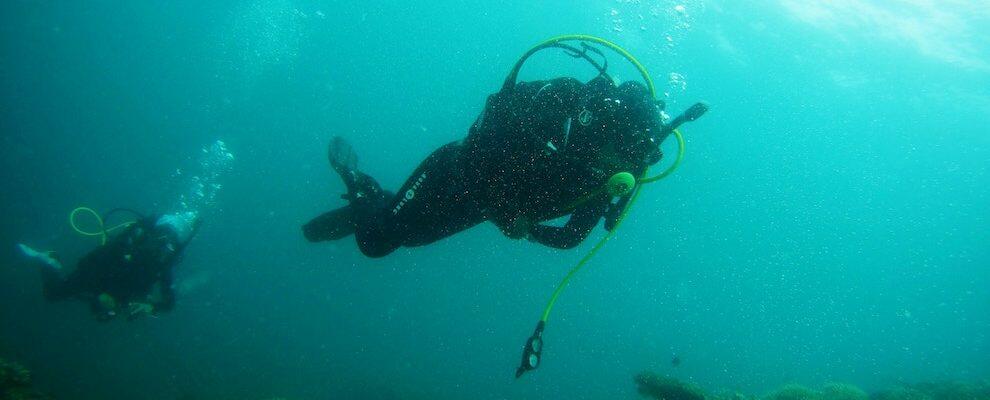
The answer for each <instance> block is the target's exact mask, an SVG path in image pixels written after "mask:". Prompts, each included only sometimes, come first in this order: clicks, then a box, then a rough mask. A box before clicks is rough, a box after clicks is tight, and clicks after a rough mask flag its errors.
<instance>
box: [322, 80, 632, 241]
mask: <svg viewBox="0 0 990 400" xmlns="http://www.w3.org/2000/svg"><path fill="white" fill-rule="evenodd" d="M615 89H616V87H615V86H614V85H612V83H611V81H605V80H604V79H601V78H599V79H596V80H593V81H591V82H589V83H588V84H582V83H580V82H579V81H577V80H575V79H572V78H560V79H554V80H552V81H535V82H522V83H519V84H517V85H516V86H515V88H514V89H513V90H511V91H509V92H507V93H506V92H499V93H496V94H493V95H491V96H489V99H488V102H487V104H486V107H485V110H484V112H482V114H481V115H480V116H479V117H478V119H477V120H476V122H475V123H474V124H473V125H472V126H471V129H470V132H469V135H468V137H467V138H466V139H465V140H463V141H457V142H452V143H448V144H446V145H444V146H442V147H440V148H439V149H437V150H436V151H434V152H433V153H432V154H430V156H429V157H427V158H426V160H424V161H423V162H422V163H421V164H420V165H419V167H418V168H416V170H415V171H414V172H413V173H412V175H411V176H410V178H409V179H408V180H407V181H406V182H405V184H403V185H402V187H401V188H400V189H399V190H398V192H396V194H395V195H392V194H391V193H387V192H384V191H382V190H381V189H380V188H378V186H377V183H374V181H373V179H371V178H370V177H368V176H367V175H364V174H362V173H360V172H355V173H356V174H357V175H358V177H359V178H358V179H357V181H359V182H365V184H364V185H363V186H364V187H365V190H363V191H361V195H360V196H359V197H360V198H351V205H349V206H347V207H344V208H341V209H337V210H333V211H330V212H328V213H325V214H323V215H321V216H319V217H317V218H315V219H313V220H312V221H310V222H309V223H308V224H306V225H305V226H304V227H303V232H304V234H305V236H306V237H307V239H309V240H310V241H314V242H316V241H325V240H336V239H339V238H342V237H344V236H347V234H349V233H351V232H353V233H354V234H355V235H356V238H357V242H358V245H359V247H360V249H361V251H362V252H363V253H364V254H366V255H367V256H369V257H381V256H384V255H387V254H389V253H391V252H392V251H394V250H395V249H397V248H398V247H402V246H406V247H411V246H421V245H425V244H429V243H432V242H435V241H437V240H440V239H442V238H445V237H447V236H450V235H452V234H454V233H457V232H460V231H462V230H465V229H467V228H470V227H472V226H474V225H477V224H479V223H481V222H484V221H492V222H493V223H494V224H496V225H497V226H498V227H499V228H500V229H502V230H503V232H505V233H506V234H507V235H512V234H513V232H512V231H513V229H514V225H515V224H516V220H517V219H518V218H525V219H526V220H528V221H532V222H533V223H532V224H528V225H524V226H527V227H528V230H527V232H524V233H525V236H526V237H527V238H529V239H530V240H532V241H535V242H538V243H541V244H544V245H547V246H551V247H556V248H571V247H574V246H576V245H578V244H579V243H580V242H581V241H583V240H584V239H585V238H586V237H587V235H588V233H589V232H590V231H591V230H592V228H594V226H595V225H596V224H597V223H598V221H599V220H600V219H601V218H602V217H603V216H606V217H608V218H607V222H606V228H608V229H611V227H612V226H613V224H614V223H615V220H616V217H617V216H618V213H619V211H620V210H621V208H622V207H624V205H625V204H626V201H628V197H627V198H623V199H620V200H619V202H618V203H616V204H613V203H612V202H611V198H610V197H609V196H607V195H606V194H600V195H597V196H595V197H594V198H590V199H588V200H587V201H584V202H582V203H581V204H580V205H579V206H577V207H576V208H573V209H572V208H570V206H572V205H573V204H574V203H575V202H576V201H577V200H579V199H581V198H582V197H584V196H586V195H588V194H589V193H594V192H595V191H596V190H598V189H600V188H601V187H602V186H603V185H604V184H605V183H606V182H607V180H608V178H609V177H611V176H612V174H614V173H617V172H621V171H618V170H607V169H606V168H603V167H601V166H600V165H597V164H596V160H597V157H598V153H599V151H600V149H601V147H602V146H603V144H604V139H603V138H602V137H601V136H602V132H601V127H602V125H604V124H607V122H606V121H603V120H598V121H589V120H587V118H586V119H585V120H584V122H587V123H586V124H585V123H581V122H579V115H580V114H581V112H582V111H584V110H586V109H587V103H588V101H589V99H593V98H594V99H602V98H607V97H608V96H609V94H610V93H611V92H614V91H615ZM596 126H597V128H598V129H597V130H596ZM634 164H636V163H634ZM640 164H642V165H639V164H636V165H635V166H634V167H633V168H632V170H630V171H629V172H632V173H634V174H635V175H637V176H638V175H639V174H641V173H642V172H643V170H645V168H646V164H645V163H640ZM345 180H346V179H345ZM566 215H570V218H569V220H568V221H567V223H566V225H564V226H562V227H556V226H549V225H544V224H538V223H537V222H540V221H547V220H551V219H555V218H558V217H563V216H566ZM344 225H348V226H353V229H350V230H348V229H342V228H341V227H342V226H344Z"/></svg>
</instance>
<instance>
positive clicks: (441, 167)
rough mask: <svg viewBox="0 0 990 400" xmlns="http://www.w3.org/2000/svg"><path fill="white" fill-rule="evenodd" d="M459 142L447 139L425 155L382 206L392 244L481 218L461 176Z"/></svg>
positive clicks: (427, 239)
mask: <svg viewBox="0 0 990 400" xmlns="http://www.w3.org/2000/svg"><path fill="white" fill-rule="evenodd" d="M462 149H463V146H462V145H461V144H460V143H458V142H454V143H448V144H447V145H444V146H443V147H440V148H439V149H437V150H436V151H434V152H433V153H432V154H430V156H429V157H427V158H426V160H424V161H423V162H422V163H420V165H419V166H418V167H417V168H416V170H415V171H413V173H412V175H411V176H410V177H409V179H408V180H406V182H405V184H403V185H402V187H401V188H400V189H399V191H398V195H397V196H395V197H394V198H393V199H392V201H391V202H390V203H389V204H388V205H387V207H386V208H385V215H384V217H383V218H384V220H385V223H383V224H381V225H380V226H382V227H386V228H388V229H390V230H389V231H385V233H387V234H389V235H390V236H391V240H392V244H393V245H395V246H399V245H401V246H422V245H426V244H429V243H433V242H435V241H437V240H439V239H442V238H444V237H447V236H450V235H452V234H454V233H457V232H460V231H462V230H464V229H467V228H469V227H471V226H474V225H476V224H478V223H481V222H483V221H484V220H485V218H484V216H483V212H482V209H481V207H479V206H478V202H477V201H476V196H477V194H476V193H480V191H477V190H472V188H470V187H469V186H468V185H467V184H466V180H465V179H464V177H463V175H464V173H463V172H464V171H463V169H464V167H463V164H464V163H463V162H462V158H461V152H462Z"/></svg>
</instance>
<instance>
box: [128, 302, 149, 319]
mask: <svg viewBox="0 0 990 400" xmlns="http://www.w3.org/2000/svg"><path fill="white" fill-rule="evenodd" d="M127 307H128V314H127V319H129V320H133V319H136V318H138V317H141V316H143V315H152V314H153V313H154V312H155V307H154V306H152V305H151V304H149V303H139V302H132V303H130V304H128V305H127Z"/></svg>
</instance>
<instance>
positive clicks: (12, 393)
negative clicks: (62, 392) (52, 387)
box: [0, 358, 51, 400]
mask: <svg viewBox="0 0 990 400" xmlns="http://www.w3.org/2000/svg"><path fill="white" fill-rule="evenodd" d="M49 399H51V396H48V395H47V394H44V393H41V392H39V391H37V390H35V389H34V388H32V387H31V372H30V371H28V369H27V368H24V366H23V365H20V364H18V363H15V362H10V361H6V360H4V359H2V358H0V400H49Z"/></svg>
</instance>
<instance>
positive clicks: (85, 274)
mask: <svg viewBox="0 0 990 400" xmlns="http://www.w3.org/2000/svg"><path fill="white" fill-rule="evenodd" d="M79 210H86V211H89V212H92V213H93V215H95V216H97V220H98V221H99V222H100V231H99V232H96V233H88V232H83V231H81V230H79V229H78V228H76V227H75V223H74V217H75V215H76V212H77V211H79ZM119 210H121V209H118V210H114V211H111V213H113V212H115V211H119ZM135 214H137V213H135ZM137 215H138V216H139V218H138V219H137V220H136V221H134V222H131V223H125V224H121V225H118V226H116V227H114V228H110V229H107V228H105V227H104V226H103V218H99V215H98V214H96V213H95V212H94V211H92V210H90V209H88V208H78V209H76V210H75V211H73V214H72V217H73V218H72V220H73V228H75V229H76V230H77V231H78V232H80V233H83V234H88V235H94V236H96V235H99V236H102V238H103V243H102V244H101V245H99V246H98V247H96V248H95V249H93V250H92V251H90V252H89V253H88V254H86V255H85V256H84V257H82V258H81V259H79V261H78V263H77V265H76V269H75V270H73V271H72V272H70V273H66V272H65V271H64V269H63V267H62V263H61V262H60V261H59V260H58V257H57V256H56V255H55V254H54V252H39V251H36V250H34V249H32V248H30V247H28V246H26V245H24V244H18V247H19V248H20V250H21V251H22V252H23V253H24V255H25V256H27V258H28V259H29V260H30V261H31V262H32V263H33V264H35V265H37V266H38V267H39V269H40V270H41V278H42V284H43V293H44V296H45V298H46V299H48V300H50V301H58V300H67V299H76V300H81V301H84V302H86V303H88V304H89V306H90V310H91V311H92V312H93V314H94V316H95V317H96V318H97V319H99V320H102V321H106V320H110V319H112V318H114V317H116V316H118V315H120V314H126V316H127V317H128V319H133V318H135V317H138V316H141V315H146V314H147V315H156V314H158V313H161V312H166V311H169V310H171V309H172V308H173V307H174V305H175V290H174V288H173V285H172V283H173V279H172V276H173V268H174V267H175V266H176V265H177V264H178V263H179V261H180V259H181V256H182V253H183V251H184V250H185V248H186V246H187V245H188V244H189V242H190V241H191V240H192V238H193V236H195V235H196V232H197V230H198V228H199V218H198V217H197V215H196V214H195V213H193V212H185V213H178V214H167V215H160V216H148V217H144V216H140V214H137ZM116 228H122V229H123V231H121V232H120V233H119V234H117V235H114V236H112V237H111V236H109V235H108V234H107V232H109V231H111V230H113V229H116Z"/></svg>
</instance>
